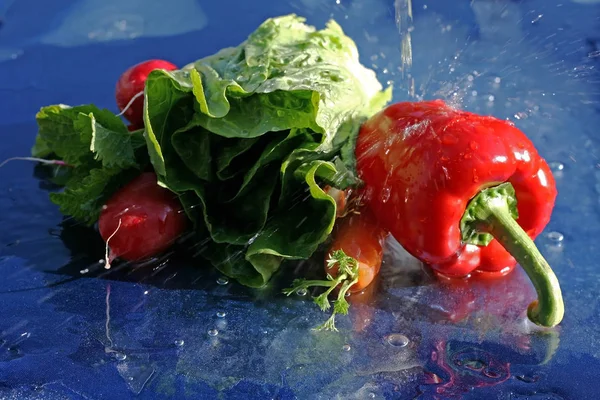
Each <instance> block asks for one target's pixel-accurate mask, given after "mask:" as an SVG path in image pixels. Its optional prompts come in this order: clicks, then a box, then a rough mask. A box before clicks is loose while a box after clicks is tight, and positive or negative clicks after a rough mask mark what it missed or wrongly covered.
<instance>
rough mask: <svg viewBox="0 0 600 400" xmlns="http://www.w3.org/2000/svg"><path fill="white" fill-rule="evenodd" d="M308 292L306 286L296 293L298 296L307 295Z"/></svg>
mask: <svg viewBox="0 0 600 400" xmlns="http://www.w3.org/2000/svg"><path fill="white" fill-rule="evenodd" d="M306 293H308V290H306V289H305V288H300V289H298V290H296V294H297V295H298V296H306Z"/></svg>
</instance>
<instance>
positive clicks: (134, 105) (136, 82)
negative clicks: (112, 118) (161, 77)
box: [115, 60, 177, 126]
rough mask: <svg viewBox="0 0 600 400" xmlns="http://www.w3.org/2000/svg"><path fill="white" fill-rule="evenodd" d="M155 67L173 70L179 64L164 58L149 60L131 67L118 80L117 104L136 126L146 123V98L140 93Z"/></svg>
mask: <svg viewBox="0 0 600 400" xmlns="http://www.w3.org/2000/svg"><path fill="white" fill-rule="evenodd" d="M155 69H164V70H167V71H172V70H175V69H177V66H176V65H174V64H172V63H170V62H168V61H164V60H148V61H144V62H141V63H139V64H136V65H134V66H133V67H131V68H129V69H128V70H127V71H125V72H124V73H123V75H121V77H120V78H119V80H118V81H117V88H116V91H115V97H116V99H117V106H118V107H119V110H120V111H121V112H122V113H123V115H124V116H125V118H127V119H128V120H129V122H131V123H132V124H133V125H134V126H143V125H144V117H143V112H144V99H143V98H142V95H141V94H140V93H142V92H143V91H144V85H145V84H146V79H147V78H148V75H149V74H150V72H152V71H154V70H155ZM136 96H137V97H136ZM132 100H133V101H132ZM130 102H131V104H129V103H130Z"/></svg>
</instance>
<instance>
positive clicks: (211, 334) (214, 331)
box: [208, 329, 219, 337]
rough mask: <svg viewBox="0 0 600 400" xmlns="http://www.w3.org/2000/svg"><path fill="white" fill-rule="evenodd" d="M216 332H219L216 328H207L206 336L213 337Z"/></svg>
mask: <svg viewBox="0 0 600 400" xmlns="http://www.w3.org/2000/svg"><path fill="white" fill-rule="evenodd" d="M218 334H219V331H218V330H216V329H209V330H208V336H212V337H215V336H217V335H218Z"/></svg>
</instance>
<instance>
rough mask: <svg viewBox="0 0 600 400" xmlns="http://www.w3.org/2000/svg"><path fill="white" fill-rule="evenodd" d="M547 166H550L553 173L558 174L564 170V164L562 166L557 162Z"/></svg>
mask: <svg viewBox="0 0 600 400" xmlns="http://www.w3.org/2000/svg"><path fill="white" fill-rule="evenodd" d="M549 165H550V169H551V170H552V172H554V173H557V172H560V171H562V170H563V169H565V164H563V163H561V162H559V161H552V162H551V163H550V164H549Z"/></svg>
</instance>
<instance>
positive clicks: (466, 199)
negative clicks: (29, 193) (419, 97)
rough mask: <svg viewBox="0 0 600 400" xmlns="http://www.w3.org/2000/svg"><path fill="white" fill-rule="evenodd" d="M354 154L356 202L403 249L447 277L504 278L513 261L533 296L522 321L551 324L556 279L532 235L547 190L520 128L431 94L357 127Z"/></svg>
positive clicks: (558, 314)
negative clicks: (358, 184)
mask: <svg viewBox="0 0 600 400" xmlns="http://www.w3.org/2000/svg"><path fill="white" fill-rule="evenodd" d="M356 158H357V168H358V171H359V176H360V177H361V178H362V179H363V180H364V182H365V186H366V188H367V189H366V190H367V193H368V194H367V196H366V199H365V201H366V202H367V203H368V205H369V207H370V208H371V209H372V210H373V212H374V213H375V215H376V217H377V219H378V221H379V222H380V223H381V225H382V226H383V227H384V228H385V229H387V230H389V232H390V233H391V234H392V235H393V236H394V238H395V239H396V240H398V242H399V243H400V244H401V245H402V246H403V247H404V248H405V249H406V250H407V251H408V252H410V253H411V254H412V255H414V256H415V257H417V258H419V259H421V260H423V261H424V262H426V263H428V264H430V265H431V266H432V267H433V268H434V269H435V270H437V271H438V272H440V273H442V274H444V275H448V276H466V275H468V274H470V273H472V272H474V271H484V272H485V273H487V274H490V273H495V274H504V273H506V272H507V271H508V270H510V269H511V268H513V267H514V265H515V263H516V261H518V262H519V263H520V265H521V266H522V267H523V268H524V270H525V272H526V273H527V274H528V275H529V277H530V279H531V281H532V282H533V284H534V286H535V288H536V290H537V293H538V300H537V301H536V302H534V303H532V304H531V305H530V307H529V310H528V315H529V318H530V319H531V320H532V321H533V322H535V323H537V324H540V325H544V326H554V325H556V324H558V323H559V322H560V321H561V319H562V317H563V313H564V305H563V301H562V295H561V290H560V286H559V283H558V280H557V279H556V276H555V275H554V273H553V272H552V270H551V269H550V266H549V265H548V263H547V262H546V261H545V260H544V258H543V256H542V255H541V254H540V252H539V250H538V249H537V248H536V247H535V244H534V243H533V240H532V239H534V238H535V237H536V236H537V235H538V234H539V233H540V232H541V231H542V230H543V229H544V227H545V226H546V224H547V223H548V221H549V219H550V214H551V212H552V208H553V206H554V200H555V197H556V188H555V184H554V179H553V177H552V173H551V172H550V169H549V167H548V165H547V164H546V162H545V161H544V160H543V159H542V158H541V157H540V155H539V154H538V152H537V151H536V149H535V147H534V146H533V144H532V143H531V141H530V140H529V139H528V138H527V137H526V136H525V135H524V134H523V133H522V132H521V131H520V130H518V129H517V128H516V127H514V126H513V125H512V124H510V123H509V122H506V121H502V120H499V119H496V118H493V117H487V116H481V115H476V114H472V113H469V112H465V111H460V110H456V109H453V108H451V107H449V106H448V105H446V104H445V103H444V102H443V101H441V100H437V101H428V102H417V103H398V104H394V105H391V106H389V107H387V108H386V109H385V110H383V111H382V112H380V113H378V114H377V115H375V116H374V117H372V118H371V119H369V121H367V122H366V123H365V124H364V125H363V126H362V128H361V130H360V133H359V136H358V140H357V144H356ZM517 218H518V219H517ZM513 257H514V258H513ZM515 259H516V260H515Z"/></svg>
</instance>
